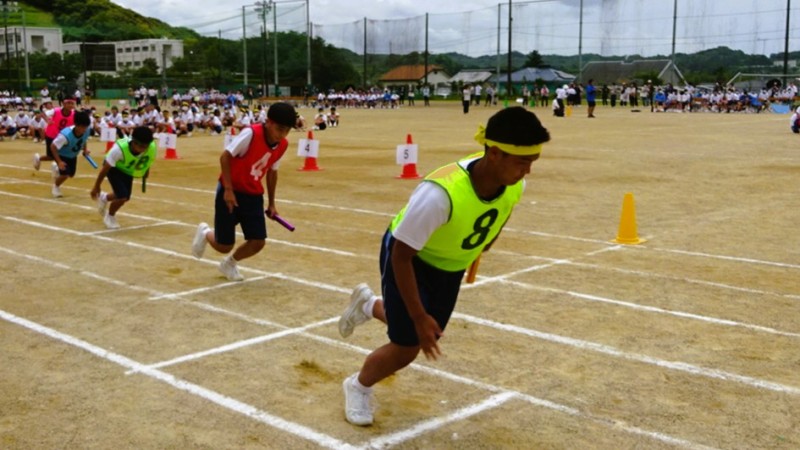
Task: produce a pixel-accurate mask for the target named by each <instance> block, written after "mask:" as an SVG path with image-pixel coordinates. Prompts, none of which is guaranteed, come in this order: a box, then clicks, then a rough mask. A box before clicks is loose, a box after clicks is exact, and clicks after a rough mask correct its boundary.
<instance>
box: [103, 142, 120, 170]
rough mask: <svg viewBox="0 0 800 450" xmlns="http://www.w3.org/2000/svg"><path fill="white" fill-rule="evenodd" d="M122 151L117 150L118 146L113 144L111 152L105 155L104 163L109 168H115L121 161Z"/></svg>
mask: <svg viewBox="0 0 800 450" xmlns="http://www.w3.org/2000/svg"><path fill="white" fill-rule="evenodd" d="M123 159H124V158H123V155H122V149H121V148H119V145H118V144H117V143H116V142H115V143H114V145H113V146H112V147H111V150H109V151H108V153H106V162H107V163H108V165H109V166H111V167H116V166H117V162H119V161H122V160H123Z"/></svg>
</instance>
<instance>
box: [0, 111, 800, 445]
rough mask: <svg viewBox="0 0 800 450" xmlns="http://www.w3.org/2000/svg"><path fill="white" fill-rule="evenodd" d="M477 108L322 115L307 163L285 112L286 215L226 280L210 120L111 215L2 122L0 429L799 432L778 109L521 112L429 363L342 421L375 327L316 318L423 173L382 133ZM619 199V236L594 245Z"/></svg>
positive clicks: (368, 278)
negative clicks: (500, 192)
mask: <svg viewBox="0 0 800 450" xmlns="http://www.w3.org/2000/svg"><path fill="white" fill-rule="evenodd" d="M101 109H102V108H101ZM495 110H496V109H493V108H484V107H483V106H481V107H473V109H472V111H471V112H470V113H469V114H467V115H464V114H463V113H462V112H461V106H460V104H458V103H442V104H436V103H434V105H433V106H432V107H430V108H423V107H422V106H416V107H414V108H411V107H406V108H401V109H399V110H346V109H345V110H342V111H341V113H342V122H341V126H340V127H339V128H336V129H329V130H326V131H322V132H315V138H317V139H319V140H320V158H319V161H318V164H319V166H320V167H321V168H322V169H323V170H322V171H318V172H300V171H297V170H296V169H297V168H299V167H301V166H302V165H303V159H302V158H300V157H298V156H296V153H297V141H298V139H301V138H304V137H306V135H305V133H299V132H294V133H292V134H291V135H290V150H289V152H287V155H286V156H285V157H284V159H283V161H282V165H281V168H280V179H279V182H278V195H277V196H278V211H279V213H280V214H281V215H282V216H283V217H284V218H286V219H287V220H289V221H290V222H292V223H293V224H294V225H295V226H296V227H297V230H296V231H295V232H293V233H290V232H288V231H287V230H285V229H283V228H281V227H279V226H278V225H277V224H276V223H274V222H269V223H268V226H269V239H268V241H267V247H266V248H265V250H264V251H263V252H262V253H261V254H259V255H257V256H256V257H254V258H251V259H248V260H246V261H244V262H243V263H242V264H241V265H240V267H241V269H242V273H243V275H244V276H245V277H246V281H244V282H228V281H227V280H226V279H225V278H223V276H222V275H221V274H220V273H219V272H218V271H217V267H216V265H217V263H218V262H219V260H220V256H219V255H217V254H215V252H214V251H213V249H211V248H209V249H207V251H206V255H205V257H204V258H203V259H202V260H196V259H195V258H193V257H192V256H191V253H190V246H191V240H192V237H193V235H194V231H195V227H196V226H197V224H198V223H199V222H201V221H207V222H212V221H213V200H214V189H215V186H216V177H217V175H218V172H219V154H220V152H221V149H222V136H209V135H205V134H196V135H195V136H193V137H191V138H180V139H179V141H178V148H177V152H178V154H179V155H180V157H181V159H179V160H163V159H160V160H158V161H157V162H156V163H155V164H154V166H153V169H152V174H151V177H150V179H149V180H148V183H147V192H146V193H141V191H140V190H139V187H138V182H137V183H136V184H135V185H134V196H133V198H132V200H131V202H129V203H128V204H127V205H126V206H125V207H124V208H123V209H122V210H121V212H120V213H119V214H118V220H119V223H120V225H121V226H122V228H121V229H119V230H113V231H112V230H106V229H105V227H104V225H103V222H102V219H101V217H100V216H99V215H98V213H97V211H96V207H95V203H94V202H92V201H91V200H90V198H89V190H90V188H91V185H92V183H93V181H94V176H95V173H96V172H95V171H94V170H93V169H92V168H91V167H90V166H89V165H88V164H87V163H86V161H83V160H79V162H78V175H77V177H76V178H75V179H73V180H69V181H67V182H66V183H65V184H64V186H63V187H62V191H63V192H64V198H62V199H53V198H52V197H51V195H50V183H51V182H50V173H49V170H48V168H49V167H48V166H47V165H46V164H43V167H42V169H43V170H42V171H40V172H33V170H32V168H31V164H30V162H31V155H32V154H33V152H35V151H39V152H41V151H42V149H43V145H42V144H33V143H32V142H31V141H30V140H15V141H10V140H6V141H4V142H0V205H2V206H1V207H0V270H2V273H3V277H2V280H0V290H2V295H0V342H1V343H2V351H0V448H2V449H30V448H47V449H55V448H64V449H111V448H114V449H118V448H132V449H133V448H136V449H145V448H148V449H149V448H175V449H189V448H192V449H195V448H206V449H223V448H237V449H238V448H247V449H256V448H269V449H289V448H291V449H295V448H320V447H323V448H384V447H393V448H403V449H405V448H419V449H450V448H453V449H455V448H458V449H488V448H492V449H494V448H514V449H517V448H518V449H538V448H545V449H634V448H635V449H667V448H724V449H763V448H775V449H796V448H800V233H798V225H800V184H799V181H800V145H799V144H800V143H799V142H798V137H797V136H796V135H793V134H792V133H791V132H790V131H789V127H788V116H783V115H775V114H760V115H755V114H722V115H719V114H663V113H662V114H651V113H649V112H641V113H632V112H630V111H629V110H623V109H619V108H616V109H614V110H612V109H610V108H603V107H598V110H597V111H596V115H597V116H598V117H597V118H596V119H591V120H590V119H587V118H586V117H585V110H584V109H576V110H575V111H574V113H573V115H572V116H571V117H567V118H554V117H553V116H552V115H551V113H550V110H549V109H539V110H538V112H539V114H540V118H541V119H542V121H543V123H544V125H545V126H546V127H547V128H548V129H549V130H550V132H551V135H552V141H551V142H550V143H549V144H546V145H545V149H544V152H543V155H542V158H541V159H540V160H539V161H538V162H536V163H534V165H533V171H532V173H531V174H530V175H529V177H528V187H527V190H526V192H525V195H524V197H523V200H522V202H521V203H520V204H519V206H518V208H517V209H516V211H515V213H514V214H513V215H512V217H511V220H510V221H509V223H508V225H507V227H506V229H505V231H504V232H503V233H502V234H501V236H500V238H499V240H498V241H497V243H496V244H495V246H494V248H493V249H492V251H491V252H489V253H487V254H485V255H484V256H483V259H482V262H481V266H480V272H479V274H478V279H477V282H476V283H474V284H472V285H464V287H463V290H462V293H461V296H460V301H459V304H458V305H457V307H456V314H455V316H454V318H453V319H452V321H451V322H450V324H449V326H448V328H447V329H446V331H445V336H444V337H443V338H442V341H441V344H440V346H441V348H442V351H443V353H444V355H443V357H442V358H440V359H439V360H438V361H436V362H428V361H426V360H425V359H424V358H422V357H420V359H418V360H417V363H416V364H414V365H413V366H412V367H409V368H407V369H405V370H403V371H402V372H400V373H399V374H398V375H396V376H394V377H392V378H390V379H389V380H387V381H386V382H384V383H382V384H379V385H377V387H376V398H377V401H378V409H377V411H376V415H375V420H376V423H375V425H374V426H372V427H369V428H359V427H355V426H352V425H350V424H348V423H347V422H345V420H344V412H343V396H342V388H341V382H342V380H343V379H344V378H345V377H347V376H348V375H350V374H351V373H353V372H355V371H357V370H358V369H359V367H360V365H361V363H362V362H363V359H364V356H365V355H366V354H367V353H369V352H370V351H371V350H372V349H374V348H375V347H377V346H379V345H381V344H383V343H385V342H386V340H387V338H386V335H385V329H384V328H383V327H382V324H380V323H379V322H377V321H372V322H369V323H367V324H364V325H362V326H361V327H359V328H357V329H356V331H355V333H354V334H353V335H352V336H351V337H350V338H348V339H347V340H344V339H342V338H340V337H339V334H338V331H337V328H336V322H337V320H338V316H339V314H340V313H341V311H342V310H343V309H344V307H345V306H346V305H347V302H348V301H349V293H350V291H351V289H352V288H353V286H355V285H356V284H357V283H359V282H368V283H369V284H370V285H371V286H372V287H373V288H376V289H377V288H378V286H379V273H378V250H379V245H380V238H381V236H382V234H383V232H384V230H385V229H386V226H387V224H388V222H389V220H390V218H391V217H392V215H393V214H394V213H396V212H397V211H398V210H399V209H400V208H401V207H402V206H403V205H404V204H405V201H406V200H407V198H408V196H409V194H410V193H411V191H412V189H413V188H414V186H415V185H416V184H417V181H415V180H402V179H396V176H397V175H399V174H400V173H401V168H400V166H398V165H396V164H395V148H396V146H397V145H399V144H403V143H405V140H406V136H407V134H409V133H410V134H411V135H412V138H413V141H414V142H415V143H417V144H418V145H419V153H420V157H419V164H418V171H419V172H420V173H421V174H424V173H426V172H428V171H430V170H433V169H435V168H436V167H438V166H440V165H443V164H445V163H447V162H450V161H452V160H455V159H457V158H459V157H461V156H464V155H466V154H469V153H471V152H474V151H478V150H480V148H479V147H478V145H477V144H476V143H475V142H474V141H473V140H472V136H473V134H474V133H475V130H476V127H477V125H478V124H481V123H485V122H486V119H488V117H489V116H490V115H491V114H492V113H493V112H494V111H495ZM301 112H302V113H303V114H304V115H305V116H306V117H307V118H308V117H313V110H311V109H304V110H301ZM89 145H90V149H91V150H92V151H93V153H94V155H95V159H96V160H99V159H100V158H99V154H101V153H102V151H103V148H104V146H103V145H102V144H101V143H99V142H97V141H96V140H93V141H91V142H90V144H89ZM163 154H164V150H161V155H162V156H163ZM108 188H109V186H108V183H107V182H106V183H104V189H106V190H107V189H108ZM628 192H630V193H632V194H633V195H634V198H635V205H636V219H637V225H638V236H639V237H641V238H643V239H647V241H646V242H645V243H643V244H640V245H635V246H623V245H618V244H615V243H614V242H611V241H612V240H613V239H614V238H615V237H616V235H617V229H618V226H619V224H620V212H621V206H622V200H623V197H624V195H625V194H626V193H628Z"/></svg>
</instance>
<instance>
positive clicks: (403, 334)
mask: <svg viewBox="0 0 800 450" xmlns="http://www.w3.org/2000/svg"><path fill="white" fill-rule="evenodd" d="M395 240H396V239H395V238H394V236H392V233H391V232H389V231H387V232H386V234H384V236H383V241H382V243H381V257H380V258H381V259H380V268H381V291H382V293H383V307H384V310H385V311H386V322H387V324H388V325H389V331H388V334H389V340H390V341H391V342H392V343H393V344H397V345H401V346H403V347H416V346H418V345H419V339H418V338H417V331H416V329H415V328H414V321H412V320H411V317H409V315H408V310H406V305H405V303H403V298H402V297H401V296H400V291H399V290H398V288H397V283H396V282H395V279H394V270H393V268H392V250H393V249H392V247H393V246H394V243H395ZM413 265H414V275H415V276H416V277H417V287H418V288H419V296H420V299H421V300H422V306H423V307H424V308H425V311H426V312H427V313H428V314H430V315H431V316H432V317H433V318H434V319H436V322H437V323H438V324H439V327H440V328H441V329H442V331H444V329H445V327H446V326H447V322H448V321H449V320H450V316H451V315H452V314H453V309H455V307H456V300H457V299H458V291H459V289H460V288H461V280H462V279H463V278H464V271H463V270H461V271H458V272H447V271H444V270H441V269H437V268H435V267H433V266H431V265H429V264H427V263H425V262H424V261H422V260H421V259H420V258H419V257H417V256H415V257H414V260H413Z"/></svg>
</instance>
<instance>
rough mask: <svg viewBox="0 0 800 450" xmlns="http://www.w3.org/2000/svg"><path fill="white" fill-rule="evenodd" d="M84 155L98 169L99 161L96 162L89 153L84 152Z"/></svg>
mask: <svg viewBox="0 0 800 450" xmlns="http://www.w3.org/2000/svg"><path fill="white" fill-rule="evenodd" d="M83 157H84V158H86V160H87V161H89V164H90V165H91V166H92V167H94V168H95V169H97V163H96V162H94V160H93V159H92V157H91V156H89V155H87V154H86V153H84V154H83Z"/></svg>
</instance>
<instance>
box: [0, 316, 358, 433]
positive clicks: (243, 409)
mask: <svg viewBox="0 0 800 450" xmlns="http://www.w3.org/2000/svg"><path fill="white" fill-rule="evenodd" d="M0 318H2V319H3V320H5V321H7V322H11V323H13V324H15V325H19V326H21V327H23V328H27V329H28V330H31V331H34V332H36V333H39V334H42V335H45V336H47V337H49V338H51V339H54V340H57V341H60V342H63V343H65V344H67V345H71V346H73V347H77V348H79V349H81V350H84V351H86V352H89V353H91V354H93V355H95V356H97V357H99V358H101V359H104V360H106V361H110V362H113V363H115V364H117V365H119V366H122V367H124V368H127V369H130V370H135V371H136V372H138V373H140V374H142V375H146V376H148V377H150V378H153V379H155V380H158V381H161V382H163V383H166V384H167V385H169V386H172V387H173V388H176V389H178V390H181V391H184V392H187V393H189V394H192V395H194V396H197V397H200V398H203V399H205V400H208V401H209V402H211V403H214V404H216V405H218V406H221V407H223V408H225V409H228V410H230V411H233V412H236V413H239V414H241V415H243V416H246V417H249V418H252V419H254V420H256V421H258V422H261V423H263V424H266V425H269V426H271V427H273V428H277V429H279V430H282V431H285V432H287V433H290V434H293V435H295V436H297V437H300V438H302V439H305V440H307V441H311V442H314V443H315V444H318V445H321V446H323V447H327V448H331V449H340V448H343V449H354V448H355V447H354V446H352V445H350V444H348V443H346V442H344V441H341V440H339V439H336V438H334V437H332V436H329V435H327V434H324V433H321V432H319V431H316V430H313V429H311V428H308V427H306V426H305V425H300V424H298V423H295V422H290V421H288V420H286V419H282V418H280V417H277V416H274V415H272V414H269V413H268V412H266V411H263V410H260V409H258V408H256V407H255V406H251V405H248V404H246V403H244V402H241V401H239V400H236V399H234V398H232V397H228V396H226V395H223V394H220V393H218V392H215V391H212V390H211V389H208V388H205V387H203V386H200V385H197V384H194V383H191V382H189V381H186V380H183V379H180V378H177V377H175V376H173V375H170V374H168V373H166V372H162V371H160V370H157V369H152V368H149V367H147V366H145V365H143V364H141V363H138V362H136V361H134V360H132V359H130V358H127V357H125V356H122V355H120V354H117V353H114V352H111V351H109V350H106V349H104V348H101V347H98V346H96V345H94V344H91V343H89V342H86V341H84V340H82V339H78V338H75V337H73V336H70V335H68V334H65V333H61V332H59V331H56V330H54V329H52V328H48V327H45V326H44V325H40V324H38V323H35V322H32V321H30V320H27V319H24V318H22V317H18V316H15V315H13V314H11V313H8V312H6V311H3V310H0Z"/></svg>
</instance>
